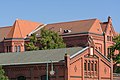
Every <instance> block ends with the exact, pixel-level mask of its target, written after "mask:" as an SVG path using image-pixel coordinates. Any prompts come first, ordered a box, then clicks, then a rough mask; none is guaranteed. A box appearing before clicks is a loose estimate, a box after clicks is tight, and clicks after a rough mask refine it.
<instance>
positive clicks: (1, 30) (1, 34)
mask: <svg viewBox="0 0 120 80" xmlns="http://www.w3.org/2000/svg"><path fill="white" fill-rule="evenodd" d="M11 28H12V27H11V26H7V27H0V41H2V40H3V39H4V38H5V37H6V36H7V35H8V33H9V32H10V30H11Z"/></svg>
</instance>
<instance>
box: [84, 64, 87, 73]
mask: <svg viewBox="0 0 120 80" xmlns="http://www.w3.org/2000/svg"><path fill="white" fill-rule="evenodd" d="M84 70H85V71H87V63H86V62H85V63H84Z"/></svg>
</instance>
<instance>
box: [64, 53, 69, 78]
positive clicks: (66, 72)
mask: <svg viewBox="0 0 120 80" xmlns="http://www.w3.org/2000/svg"><path fill="white" fill-rule="evenodd" d="M64 59H65V80H70V55H68V54H65V56H64Z"/></svg>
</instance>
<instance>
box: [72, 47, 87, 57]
mask: <svg viewBox="0 0 120 80" xmlns="http://www.w3.org/2000/svg"><path fill="white" fill-rule="evenodd" d="M88 48H89V47H85V48H83V49H82V50H80V51H78V52H77V53H75V54H74V55H72V56H70V58H73V57H75V56H76V55H78V54H80V53H82V52H83V51H85V50H86V49H88Z"/></svg>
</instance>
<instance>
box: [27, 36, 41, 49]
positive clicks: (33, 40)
mask: <svg viewBox="0 0 120 80" xmlns="http://www.w3.org/2000/svg"><path fill="white" fill-rule="evenodd" d="M37 41H38V39H37V37H36V35H35V34H32V35H31V36H30V42H29V43H27V44H25V46H26V49H27V50H28V51H33V50H38V49H39V48H38V47H37V46H36V44H37Z"/></svg>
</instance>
